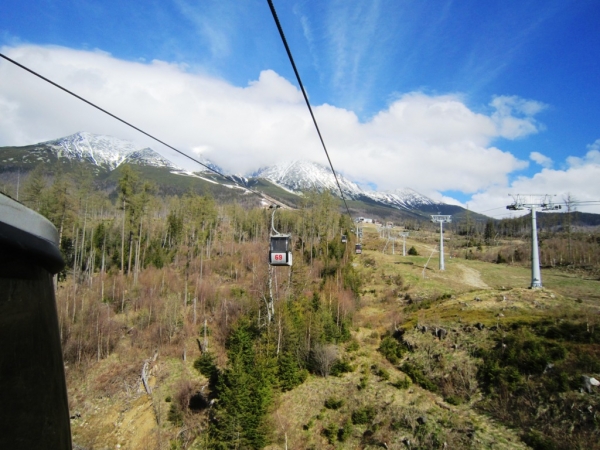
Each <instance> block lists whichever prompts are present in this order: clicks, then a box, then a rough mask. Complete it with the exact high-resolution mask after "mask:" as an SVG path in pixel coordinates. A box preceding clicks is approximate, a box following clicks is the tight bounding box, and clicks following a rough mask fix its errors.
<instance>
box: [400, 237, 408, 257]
mask: <svg viewBox="0 0 600 450" xmlns="http://www.w3.org/2000/svg"><path fill="white" fill-rule="evenodd" d="M400 237H402V256H406V238H407V237H408V231H404V232H402V233H400Z"/></svg>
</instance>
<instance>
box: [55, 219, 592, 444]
mask: <svg viewBox="0 0 600 450" xmlns="http://www.w3.org/2000/svg"><path fill="white" fill-rule="evenodd" d="M364 232H365V237H364V239H363V243H364V246H363V248H364V254H363V255H361V256H356V257H355V260H354V264H355V267H356V268H357V269H358V270H359V272H360V274H361V276H362V278H363V280H364V286H363V295H362V296H361V300H360V303H359V304H358V308H357V312H356V313H355V316H354V323H353V329H352V336H353V339H354V340H355V341H356V342H357V343H358V346H357V347H358V349H355V350H352V349H351V348H349V347H348V346H345V347H344V348H343V349H342V354H343V356H344V357H345V358H346V359H347V360H348V361H349V362H350V363H351V365H352V366H353V367H354V371H353V372H351V373H347V374H344V375H342V376H341V377H332V376H330V377H328V378H321V377H318V376H313V375H311V376H309V378H308V380H307V381H306V382H305V383H304V384H302V385H301V386H299V387H297V388H296V389H294V390H292V391H290V392H287V393H284V394H282V395H281V396H280V397H279V398H278V400H277V404H276V405H274V406H273V410H272V413H271V416H270V417H271V419H270V420H271V423H272V428H273V430H274V433H273V436H272V444H271V445H270V446H269V448H270V449H283V448H289V449H305V448H315V449H321V448H382V447H383V444H384V443H385V445H387V448H390V449H392V448H395V449H400V448H407V442H408V440H410V441H411V445H413V447H411V448H416V447H415V445H416V444H417V443H418V444H420V446H421V447H419V448H442V446H443V443H444V442H446V443H447V445H448V448H476V449H479V448H482V449H483V448H490V449H491V448H494V449H515V448H517V449H518V448H527V447H526V445H525V444H524V443H523V442H522V441H521V440H520V433H521V431H522V430H519V429H510V428H508V427H506V426H503V425H501V424H500V423H498V422H497V421H494V420H493V419H491V418H490V417H489V416H487V415H485V414H483V413H482V412H481V411H480V409H478V408H475V406H476V405H477V404H478V402H479V401H480V400H481V394H480V393H479V391H478V390H477V385H476V383H475V384H474V385H473V386H471V387H470V389H471V390H472V396H471V397H470V400H468V401H466V402H462V403H460V402H459V404H451V403H448V402H447V401H445V400H444V396H443V395H440V394H437V393H432V392H430V391H428V390H425V389H423V388H421V387H419V386H417V385H416V384H413V383H410V385H409V386H408V387H406V388H404V389H399V388H397V387H395V386H394V383H396V382H398V381H400V380H406V379H407V376H406V375H405V374H404V373H403V372H401V371H400V370H399V369H398V367H399V365H400V364H401V363H400V364H396V365H393V364H391V363H390V362H389V361H387V360H386V359H385V358H384V357H383V356H382V355H381V353H380V352H379V351H377V349H378V347H379V345H380V343H381V339H382V336H384V335H385V334H386V333H388V332H390V331H391V330H393V329H394V328H402V329H405V330H406V334H405V340H406V341H408V342H411V343H413V344H414V345H415V348H416V349H417V350H416V351H414V352H413V353H409V354H407V355H406V356H405V360H409V361H412V362H415V363H422V364H427V362H428V361H430V360H431V358H432V357H435V358H437V359H442V360H443V361H446V362H447V364H448V367H449V371H450V372H451V373H454V372H457V371H458V369H457V368H461V370H462V371H463V372H464V373H463V374H464V375H465V377H467V378H468V377H470V378H472V379H474V378H475V370H476V369H475V365H474V362H476V358H474V356H473V352H474V349H475V348H477V347H481V346H484V347H485V345H488V344H486V343H488V342H491V336H492V334H491V332H490V331H488V330H489V327H492V326H498V325H501V326H504V325H508V324H510V323H514V322H534V321H537V320H539V319H541V318H559V317H564V316H566V315H569V314H570V315H577V314H581V313H582V311H588V312H590V313H594V314H595V316H594V317H598V314H597V313H598V310H599V308H598V306H599V305H598V299H599V298H600V296H599V294H600V286H599V284H598V282H597V281H592V280H582V279H581V278H577V277H574V276H570V275H567V274H564V273H561V272H553V271H546V270H543V271H542V277H543V281H544V286H545V287H544V289H541V290H533V291H532V290H529V289H527V286H528V283H529V278H530V272H529V270H528V269H527V268H522V267H512V266H507V265H497V264H488V263H483V262H480V261H471V260H464V259H460V258H454V259H447V260H446V270H445V271H444V272H440V271H439V270H438V269H437V266H438V262H439V261H438V259H437V253H434V254H433V257H432V258H431V259H430V260H429V263H428V265H427V268H425V264H426V263H427V261H428V259H429V255H430V253H431V250H432V249H433V248H434V243H435V235H431V236H425V235H424V234H423V233H421V234H420V235H419V240H418V241H417V240H413V237H410V238H409V240H408V242H407V248H410V246H412V245H415V247H416V248H417V249H418V251H419V253H420V256H412V257H410V256H406V257H403V256H401V255H399V254H398V249H397V253H396V255H391V254H390V253H391V251H390V249H388V250H387V251H386V254H383V253H382V252H381V250H382V248H383V246H384V241H383V240H380V239H379V237H378V235H377V231H376V229H375V227H374V226H370V225H366V226H365V227H364ZM400 252H401V250H400ZM423 274H425V277H424V276H423ZM407 294H408V297H410V298H411V300H410V302H409V301H407V300H406V298H407ZM475 297H478V298H480V300H481V301H475V300H474V299H475ZM435 299H438V300H435ZM577 299H579V300H580V301H577ZM432 300H433V301H432ZM428 302H429V303H428ZM410 303H412V304H410ZM130 319H131V318H130ZM126 320H127V319H126V318H125V317H124V318H123V322H124V323H125V322H126ZM592 320H596V322H597V319H592ZM477 322H481V323H483V324H485V325H486V329H485V330H484V331H482V332H480V333H476V334H469V333H463V332H461V331H460V328H461V327H462V326H463V325H468V324H470V325H472V324H475V323H477ZM416 324H426V325H428V326H429V327H434V326H443V327H445V328H446V329H448V330H449V331H450V333H449V336H448V338H447V339H446V340H444V341H439V340H437V339H435V338H434V337H433V336H431V335H430V334H429V333H427V334H422V333H419V332H417V331H415V330H414V325H416ZM596 325H597V324H596ZM186 342H187V343H186V344H185V346H186V347H187V349H188V358H187V361H182V358H181V354H161V355H160V356H159V358H158V360H157V362H156V364H154V365H153V369H152V372H151V376H150V383H151V385H153V386H154V392H153V396H152V398H151V397H149V396H147V395H146V394H145V393H144V391H143V388H142V387H141V385H140V382H139V373H140V370H141V362H142V361H143V360H144V359H146V358H149V357H151V355H145V354H139V350H136V348H135V347H127V348H122V349H120V350H119V351H118V352H115V353H114V354H112V355H111V357H109V358H107V359H105V360H102V361H100V363H99V364H97V365H95V366H94V369H93V373H91V374H88V375H87V376H86V377H85V379H82V378H79V377H78V374H77V372H76V371H75V370H74V369H68V371H67V372H68V374H69V395H70V399H71V410H72V411H71V412H72V414H75V413H80V414H81V417H77V418H75V419H74V420H73V421H72V427H73V436H74V439H75V442H77V443H78V444H79V445H84V446H85V448H115V446H116V445H117V444H118V445H121V448H131V449H144V448H148V446H149V445H150V444H151V445H152V446H155V447H156V448H169V447H168V446H169V441H170V440H172V439H174V438H175V437H176V436H177V433H178V432H179V430H181V428H178V427H175V426H173V425H172V423H171V422H169V420H168V413H169V407H170V402H167V401H165V400H166V399H167V397H169V396H172V395H173V393H174V392H176V391H177V390H178V389H179V390H180V379H181V378H182V374H185V377H184V378H186V379H188V380H189V379H191V380H192V381H193V382H194V383H197V386H201V385H204V384H206V380H205V379H204V378H203V377H202V376H201V375H198V373H197V372H196V371H195V370H194V369H193V367H192V361H193V359H194V358H195V357H196V356H197V346H196V343H195V341H194V337H189V338H188V339H187V341H186ZM453 345H455V346H457V348H456V349H454V348H453V347H452V346H453ZM436 355H437V356H436ZM131 361H136V363H132V362H131ZM222 362H223V361H222ZM452 367H454V369H452ZM469 371H470V372H469ZM386 373H387V374H388V375H386ZM461 373H462V372H461ZM444 375H445V374H443V373H442V374H441V376H442V377H443V376H444ZM599 375H600V374H595V376H596V377H598V376H599ZM359 386H361V388H359ZM331 397H333V398H336V399H342V400H343V405H342V407H341V408H340V409H337V410H331V409H327V408H325V407H324V402H325V400H326V399H328V398H331ZM364 407H372V408H373V411H374V417H373V418H372V419H371V420H370V423H369V424H367V425H354V426H353V427H352V429H351V430H350V431H349V432H348V435H347V436H346V437H345V441H344V442H340V441H338V440H337V438H335V437H334V438H333V444H329V443H328V439H327V437H326V436H325V432H324V430H325V429H331V430H334V431H335V430H339V429H340V428H341V427H343V426H344V424H346V423H348V421H350V419H351V417H352V413H353V412H354V411H356V410H357V409H359V408H364ZM423 418H425V420H426V423H424V424H420V423H419V421H422V419H423ZM157 423H158V426H157ZM286 442H287V444H286ZM157 443H162V444H157ZM193 448H202V446H201V444H200V443H199V442H197V443H196V444H195V447H193Z"/></svg>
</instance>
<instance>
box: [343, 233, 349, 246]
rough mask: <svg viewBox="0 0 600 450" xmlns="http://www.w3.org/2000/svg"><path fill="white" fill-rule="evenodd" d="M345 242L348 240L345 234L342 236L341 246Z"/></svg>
mask: <svg viewBox="0 0 600 450" xmlns="http://www.w3.org/2000/svg"><path fill="white" fill-rule="evenodd" d="M346 242H348V238H347V237H346V235H345V234H342V244H345V243H346Z"/></svg>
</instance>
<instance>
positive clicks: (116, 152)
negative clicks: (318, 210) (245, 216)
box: [0, 132, 464, 218]
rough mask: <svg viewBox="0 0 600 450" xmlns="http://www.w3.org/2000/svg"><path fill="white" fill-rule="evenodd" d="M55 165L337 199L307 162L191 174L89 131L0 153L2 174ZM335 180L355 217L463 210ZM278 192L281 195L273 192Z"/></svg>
mask: <svg viewBox="0 0 600 450" xmlns="http://www.w3.org/2000/svg"><path fill="white" fill-rule="evenodd" d="M56 161H62V162H69V163H77V162H81V163H86V164H88V165H91V167H93V169H94V171H95V172H96V173H97V174H102V175H104V176H108V175H110V174H111V173H112V172H116V171H118V169H119V167H120V166H122V165H123V164H135V165H137V166H140V167H144V168H148V170H150V171H152V170H153V169H160V171H161V173H163V174H164V172H165V171H168V173H170V174H171V175H175V176H185V177H192V178H198V179H201V180H204V181H206V182H209V183H212V184H220V185H221V186H225V187H227V188H229V189H230V190H231V188H232V187H237V188H248V189H252V190H255V189H256V190H263V191H265V192H266V190H264V189H261V188H266V187H270V189H267V190H268V191H269V192H268V193H269V195H271V196H272V197H275V198H276V199H277V198H278V196H279V199H280V200H283V198H285V199H286V200H288V203H289V201H292V203H295V202H294V201H293V198H294V197H297V198H298V199H299V198H300V196H301V195H302V193H303V192H306V191H308V190H312V189H315V190H317V191H320V192H322V191H329V192H331V193H332V194H333V195H335V196H337V197H340V189H338V184H337V183H336V180H335V177H334V175H333V173H332V171H331V170H330V169H329V168H327V167H324V166H321V165H319V164H316V163H313V162H308V161H291V162H286V163H281V164H277V165H274V166H269V167H264V168H261V169H259V170H257V171H255V172H254V173H251V174H246V175H242V176H241V175H226V176H225V177H219V176H218V175H217V174H216V173H215V172H218V173H221V174H222V173H223V171H222V170H221V169H220V168H219V167H218V166H216V165H215V164H213V163H212V162H210V161H207V160H203V161H202V162H203V164H205V166H207V167H209V168H210V169H208V168H207V169H204V170H202V171H199V172H195V173H192V172H190V171H187V170H184V169H183V168H181V167H179V166H177V165H176V164H175V163H174V162H173V161H170V160H169V159H168V158H166V157H165V156H163V155H161V154H159V153H158V152H156V151H155V150H153V149H151V148H148V147H146V148H141V147H139V146H136V145H135V144H134V143H132V142H130V141H126V140H122V139H118V138H115V137H111V136H102V135H95V134H92V133H88V132H79V133H75V134H73V135H70V136H66V137H63V138H59V139H55V140H52V141H46V142H40V143H38V144H33V145H29V146H24V147H2V148H0V167H1V171H2V172H6V171H10V170H11V168H13V169H14V168H15V167H19V168H21V167H22V168H24V169H25V170H27V169H28V168H31V167H32V166H35V165H37V164H39V163H52V162H56ZM337 178H338V182H339V187H340V188H341V191H342V192H343V195H344V198H345V199H346V200H347V201H348V202H349V203H350V204H351V205H352V209H354V210H355V211H357V212H358V213H360V212H363V213H365V214H366V213H369V212H372V213H373V214H375V215H376V216H380V217H381V216H385V215H386V211H387V213H391V212H393V211H396V212H403V213H407V214H409V215H411V216H413V215H414V216H415V217H420V218H425V217H427V215H428V214H431V213H442V214H455V213H457V212H461V211H464V210H463V208H460V207H459V206H454V205H447V204H444V203H439V202H435V201H433V200H432V199H430V198H428V197H426V196H424V195H421V194H419V193H418V192H416V191H414V190H412V189H409V188H402V189H397V190H395V191H387V192H379V191H372V190H364V189H362V188H361V187H360V186H358V184H356V183H354V182H352V181H350V180H348V179H347V178H345V177H344V176H343V175H341V174H339V173H338V174H337ZM234 183H235V184H234ZM277 188H278V189H279V190H280V191H283V192H277ZM278 194H279V195H278ZM381 208H383V209H381Z"/></svg>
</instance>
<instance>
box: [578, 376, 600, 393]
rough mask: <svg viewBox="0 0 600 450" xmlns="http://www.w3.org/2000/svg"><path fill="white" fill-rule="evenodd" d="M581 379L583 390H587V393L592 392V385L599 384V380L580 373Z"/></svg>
mask: <svg viewBox="0 0 600 450" xmlns="http://www.w3.org/2000/svg"><path fill="white" fill-rule="evenodd" d="M581 381H582V383H583V386H582V387H583V390H585V392H587V393H588V394H591V393H592V386H598V385H600V382H599V381H598V380H596V379H595V378H593V377H588V376H587V375H582V376H581Z"/></svg>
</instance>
